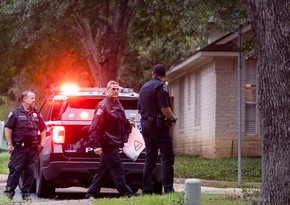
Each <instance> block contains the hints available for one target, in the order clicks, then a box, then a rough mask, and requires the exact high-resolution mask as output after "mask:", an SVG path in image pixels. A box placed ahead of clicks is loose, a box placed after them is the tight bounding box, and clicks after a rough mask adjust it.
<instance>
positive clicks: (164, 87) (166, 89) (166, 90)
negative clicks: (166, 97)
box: [163, 84, 168, 92]
mask: <svg viewBox="0 0 290 205" xmlns="http://www.w3.org/2000/svg"><path fill="white" fill-rule="evenodd" d="M163 91H165V92H168V88H167V85H165V84H164V85H163Z"/></svg>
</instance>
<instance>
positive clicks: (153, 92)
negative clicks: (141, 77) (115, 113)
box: [138, 77, 170, 119]
mask: <svg viewBox="0 0 290 205" xmlns="http://www.w3.org/2000/svg"><path fill="white" fill-rule="evenodd" d="M164 107H170V102H169V93H168V88H167V85H166V84H165V83H164V82H162V81H161V80H160V79H159V78H157V77H154V78H152V79H151V80H150V81H148V82H147V83H145V84H144V85H143V87H142V88H141V90H140V92H139V105H138V109H139V112H140V114H141V116H142V118H143V119H147V118H148V117H156V116H157V115H160V114H162V112H161V108H164Z"/></svg>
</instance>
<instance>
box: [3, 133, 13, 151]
mask: <svg viewBox="0 0 290 205" xmlns="http://www.w3.org/2000/svg"><path fill="white" fill-rule="evenodd" d="M5 138H6V142H7V146H8V151H9V153H12V152H13V150H14V146H13V145H12V129H10V128H8V127H5Z"/></svg>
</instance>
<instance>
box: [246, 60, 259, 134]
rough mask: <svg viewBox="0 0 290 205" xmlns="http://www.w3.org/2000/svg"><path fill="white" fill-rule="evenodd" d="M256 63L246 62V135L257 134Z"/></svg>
mask: <svg viewBox="0 0 290 205" xmlns="http://www.w3.org/2000/svg"><path fill="white" fill-rule="evenodd" d="M256 72H257V71H256V61H247V62H246V85H245V134H246V135H256V134H257V97H256V96H257V89H256V82H257V75H256Z"/></svg>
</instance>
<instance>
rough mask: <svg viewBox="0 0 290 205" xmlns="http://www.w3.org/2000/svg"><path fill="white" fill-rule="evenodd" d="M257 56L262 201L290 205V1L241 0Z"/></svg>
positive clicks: (262, 202)
mask: <svg viewBox="0 0 290 205" xmlns="http://www.w3.org/2000/svg"><path fill="white" fill-rule="evenodd" d="M242 2H243V3H244V5H245V7H246V9H247V13H248V15H249V17H250V19H251V24H252V28H253V31H254V34H255V38H256V50H257V55H258V103H259V115H260V126H261V136H262V172H263V173H262V187H261V197H260V204H271V205H274V204H278V205H280V204H290V162H289V159H290V60H289V59H290V24H289V20H290V1H289V0H280V1H273V0H264V1H255V0H242Z"/></svg>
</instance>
